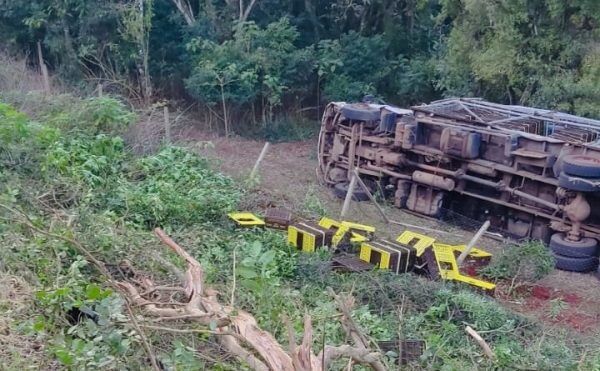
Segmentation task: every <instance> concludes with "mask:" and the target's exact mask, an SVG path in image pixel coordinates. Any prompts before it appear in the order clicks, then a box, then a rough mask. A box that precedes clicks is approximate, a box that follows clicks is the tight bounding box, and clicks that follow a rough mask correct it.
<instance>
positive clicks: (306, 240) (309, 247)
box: [288, 222, 334, 252]
mask: <svg viewBox="0 0 600 371" xmlns="http://www.w3.org/2000/svg"><path fill="white" fill-rule="evenodd" d="M333 233H334V232H333V231H332V230H331V229H327V228H323V227H321V226H319V225H317V224H314V223H310V222H300V223H296V224H292V225H290V226H289V227H288V242H289V243H290V244H292V245H294V246H296V247H297V248H299V249H301V250H302V251H304V252H314V251H315V250H316V249H317V248H318V247H324V246H331V239H332V237H333Z"/></svg>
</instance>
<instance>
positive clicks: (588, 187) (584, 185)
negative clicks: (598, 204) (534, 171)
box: [558, 172, 600, 192]
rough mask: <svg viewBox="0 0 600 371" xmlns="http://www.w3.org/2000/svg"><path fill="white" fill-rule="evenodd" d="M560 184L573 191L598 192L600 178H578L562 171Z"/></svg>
mask: <svg viewBox="0 0 600 371" xmlns="http://www.w3.org/2000/svg"><path fill="white" fill-rule="evenodd" d="M558 185H559V186H561V187H563V188H566V189H569V190H571V191H579V192H597V191H600V179H597V178H596V179H589V178H578V177H574V176H571V175H568V174H566V173H565V172H562V173H560V176H559V177H558Z"/></svg>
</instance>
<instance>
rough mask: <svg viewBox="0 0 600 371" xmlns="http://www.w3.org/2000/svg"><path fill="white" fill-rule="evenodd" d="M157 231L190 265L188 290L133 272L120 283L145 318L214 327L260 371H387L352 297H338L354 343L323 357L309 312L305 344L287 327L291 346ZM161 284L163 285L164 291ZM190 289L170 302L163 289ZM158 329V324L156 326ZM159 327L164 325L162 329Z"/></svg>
mask: <svg viewBox="0 0 600 371" xmlns="http://www.w3.org/2000/svg"><path fill="white" fill-rule="evenodd" d="M154 233H155V235H156V236H157V237H158V238H159V239H160V240H161V241H162V242H163V243H164V244H165V245H167V246H168V247H169V248H170V249H171V250H173V251H174V252H175V253H176V254H177V255H179V256H180V257H181V258H183V259H184V260H185V262H186V264H187V270H186V272H185V275H184V276H185V279H184V283H183V290H182V288H180V287H169V286H157V285H155V284H154V282H152V280H151V279H149V278H147V277H143V276H141V275H139V274H137V273H135V270H134V269H133V267H130V268H129V269H130V270H132V271H133V272H134V274H133V277H132V278H131V279H129V281H122V282H119V283H118V286H119V287H120V288H121V289H122V290H123V292H124V293H125V294H126V295H127V297H128V298H129V300H130V301H131V303H132V304H134V305H135V306H137V307H139V308H141V310H142V312H143V313H144V314H145V315H146V316H150V317H153V318H154V319H155V321H168V320H173V321H175V320H179V321H186V322H192V323H197V324H200V325H202V326H206V327H208V328H214V330H212V331H211V334H214V335H216V336H217V341H218V342H219V343H220V344H221V346H223V348H224V349H225V350H226V351H227V352H228V353H230V354H232V355H234V356H236V357H237V358H238V359H239V360H240V361H242V362H245V363H246V364H247V365H248V366H250V367H251V368H253V369H255V370H261V371H262V370H273V371H293V370H298V371H319V370H326V369H327V367H328V365H329V364H330V363H331V362H332V361H333V360H335V359H338V358H342V357H347V358H350V359H351V360H352V361H354V362H357V363H362V364H367V365H370V366H371V367H372V368H373V369H375V370H378V371H379V370H385V367H384V366H383V364H382V363H381V361H380V355H379V353H377V352H373V351H371V350H370V349H369V347H368V342H367V341H366V340H365V339H364V337H362V336H361V335H360V332H358V330H357V328H356V325H355V324H354V323H353V322H352V318H351V317H350V306H349V304H351V303H352V301H351V299H349V298H345V299H342V297H340V296H337V295H335V294H334V293H332V294H333V295H334V297H335V298H336V301H337V302H338V305H339V306H340V311H341V312H342V317H343V319H342V324H343V327H344V329H346V331H347V332H348V335H349V337H350V338H351V339H353V341H354V343H355V346H350V345H341V346H325V347H324V348H323V350H322V351H321V352H320V353H319V355H318V356H317V355H315V354H314V353H313V351H312V342H313V339H312V321H311V318H310V316H309V315H305V318H304V336H303V339H302V343H301V344H300V346H297V344H296V343H295V339H294V332H293V329H292V328H291V325H288V332H289V336H290V344H289V350H285V349H284V348H283V346H282V345H281V344H279V342H278V341H277V340H276V339H275V338H274V337H273V335H272V334H270V333H269V332H267V331H264V330H262V329H261V328H260V327H259V326H258V324H257V322H256V319H255V318H254V317H253V316H252V315H251V314H250V313H248V312H246V311H243V310H240V309H236V308H233V307H232V306H230V305H224V304H221V303H220V302H219V301H218V298H217V295H218V293H217V292H216V291H215V290H213V289H211V288H210V287H206V286H205V284H204V271H203V269H202V266H201V265H200V263H199V262H198V261H197V260H196V259H195V258H194V257H192V256H191V255H190V254H189V253H188V252H187V251H185V250H184V249H183V248H182V247H181V246H179V245H178V244H177V243H176V242H175V241H174V240H173V239H171V238H170V237H169V236H167V235H166V234H165V232H164V231H162V230H161V229H159V228H157V229H155V230H154ZM159 288H160V289H159ZM169 291H171V292H175V293H177V292H178V293H181V291H183V292H184V293H185V300H177V301H174V300H172V298H171V299H170V300H167V301H165V300H164V299H163V298H162V297H161V293H163V292H169ZM154 328H155V329H156V328H157V327H156V326H155V327H154ZM159 328H160V327H159Z"/></svg>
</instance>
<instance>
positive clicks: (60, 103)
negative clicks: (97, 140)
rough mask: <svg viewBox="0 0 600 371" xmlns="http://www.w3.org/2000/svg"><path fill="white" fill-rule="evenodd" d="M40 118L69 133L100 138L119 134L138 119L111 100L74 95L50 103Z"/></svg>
mask: <svg viewBox="0 0 600 371" xmlns="http://www.w3.org/2000/svg"><path fill="white" fill-rule="evenodd" d="M43 109H44V111H43V113H42V114H41V115H40V118H41V119H43V120H44V121H45V122H47V123H48V124H49V125H51V126H54V127H57V128H59V129H61V130H63V131H65V132H67V133H72V134H79V135H89V136H96V135H98V134H119V133H122V132H123V131H124V129H125V128H127V126H129V125H130V124H131V123H132V122H133V121H134V120H135V117H136V116H135V114H134V113H132V112H131V111H130V110H129V109H127V107H126V106H125V105H124V104H123V103H121V102H120V101H119V100H117V99H115V98H111V97H101V98H87V99H85V100H80V99H79V98H75V97H72V96H70V95H66V96H61V97H59V98H58V99H56V100H54V101H52V102H49V104H48V106H47V107H44V108H43Z"/></svg>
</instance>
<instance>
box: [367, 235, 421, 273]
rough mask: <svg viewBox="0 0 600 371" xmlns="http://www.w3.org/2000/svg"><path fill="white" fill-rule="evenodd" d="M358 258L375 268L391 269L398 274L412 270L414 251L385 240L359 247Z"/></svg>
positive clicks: (370, 242)
mask: <svg viewBox="0 0 600 371" xmlns="http://www.w3.org/2000/svg"><path fill="white" fill-rule="evenodd" d="M359 258H360V259H361V260H362V261H365V262H367V263H371V264H374V265H376V266H377V268H380V269H391V270H392V271H393V272H394V273H398V274H399V273H405V272H408V271H411V270H412V269H413V267H414V264H415V249H414V248H412V247H408V246H403V245H400V244H397V243H395V242H392V241H387V240H377V241H369V242H363V243H362V244H361V245H360V254H359Z"/></svg>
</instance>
